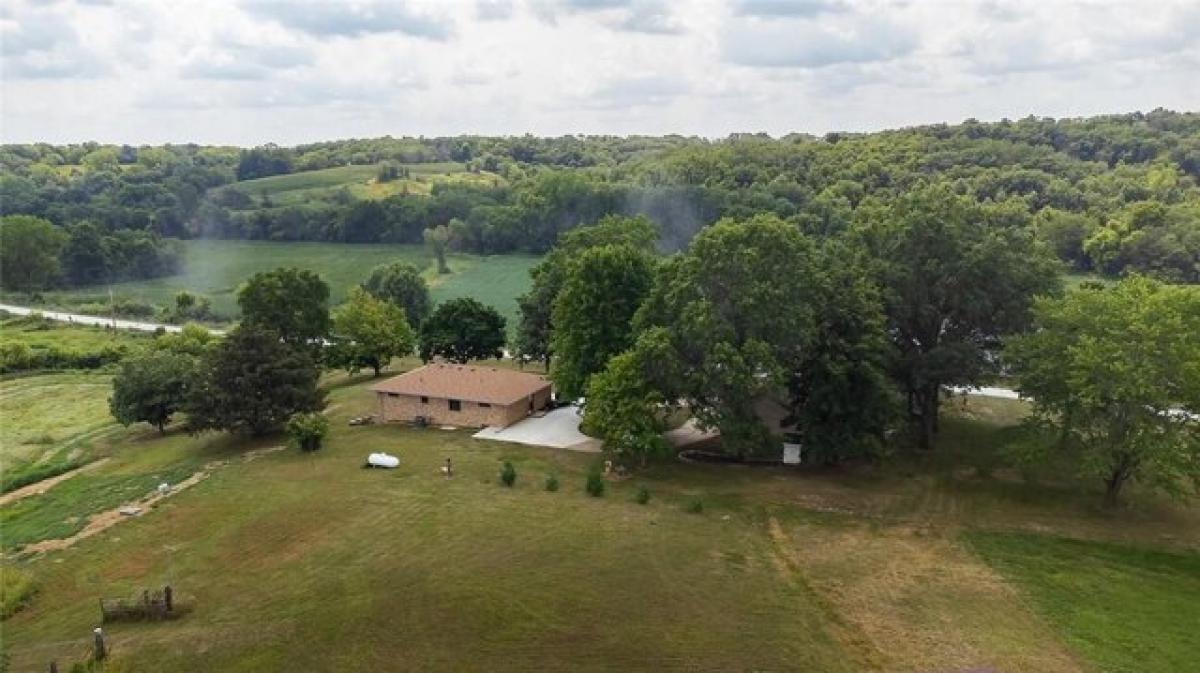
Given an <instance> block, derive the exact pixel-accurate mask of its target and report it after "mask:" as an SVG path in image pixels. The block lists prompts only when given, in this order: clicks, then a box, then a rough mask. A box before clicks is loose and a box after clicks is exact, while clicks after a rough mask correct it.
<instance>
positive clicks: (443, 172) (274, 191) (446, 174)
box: [221, 161, 500, 208]
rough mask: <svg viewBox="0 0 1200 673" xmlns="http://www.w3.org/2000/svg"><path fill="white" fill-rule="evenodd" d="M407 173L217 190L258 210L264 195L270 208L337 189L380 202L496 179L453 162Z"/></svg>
mask: <svg viewBox="0 0 1200 673" xmlns="http://www.w3.org/2000/svg"><path fill="white" fill-rule="evenodd" d="M401 167H402V168H405V169H407V170H408V171H409V177H408V178H406V179H396V180H391V181H388V182H378V181H377V180H376V177H377V175H378V173H379V166H378V165H376V164H367V165H356V166H338V167H336V168H325V169H321V170H316V171H301V172H298V173H290V174H288V175H272V176H270V177H266V178H257V179H254V180H243V181H241V182H237V183H234V184H232V185H228V186H225V187H221V189H236V190H237V191H240V192H242V193H243V194H245V195H246V196H249V197H250V198H251V199H254V200H255V203H254V205H253V206H252V207H253V208H259V207H262V206H263V204H262V198H263V196H264V195H265V196H266V197H267V198H268V199H269V201H270V205H272V206H292V205H300V204H303V203H306V202H313V201H319V200H321V199H322V198H326V197H331V196H333V194H334V193H335V192H336V191H337V190H340V189H343V188H344V189H347V190H349V192H350V194H351V196H353V197H355V198H360V199H382V198H386V197H388V196H392V195H395V194H401V193H404V194H428V193H429V191H430V189H432V187H433V185H434V184H435V183H437V182H445V181H466V182H476V183H484V184H493V183H495V182H497V181H499V180H500V178H499V177H498V176H496V175H493V174H491V173H468V172H466V170H465V165H464V164H461V163H455V162H449V161H447V162H438V163H424V164H401Z"/></svg>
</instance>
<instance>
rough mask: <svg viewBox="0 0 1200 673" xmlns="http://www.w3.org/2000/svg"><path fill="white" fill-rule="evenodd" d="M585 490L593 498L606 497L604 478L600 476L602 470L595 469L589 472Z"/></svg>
mask: <svg viewBox="0 0 1200 673" xmlns="http://www.w3.org/2000/svg"><path fill="white" fill-rule="evenodd" d="M584 488H585V489H586V490H587V492H588V495H590V496H592V497H593V498H599V497H600V496H602V495H604V477H603V476H601V474H600V468H598V467H593V468H592V469H591V470H590V471H588V476H587V483H585V484H584Z"/></svg>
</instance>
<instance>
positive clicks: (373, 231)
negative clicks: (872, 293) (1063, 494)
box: [0, 110, 1200, 285]
mask: <svg viewBox="0 0 1200 673" xmlns="http://www.w3.org/2000/svg"><path fill="white" fill-rule="evenodd" d="M0 166H2V169H3V174H2V175H0V208H2V209H3V214H4V215H12V214H22V215H33V216H37V217H41V218H45V219H46V220H48V221H50V222H51V223H53V224H54V225H55V226H56V227H59V228H63V229H65V230H66V232H67V238H66V239H64V240H65V241H66V242H65V243H63V246H64V249H66V250H71V249H75V250H81V249H84V248H87V249H97V250H100V251H102V252H105V254H109V255H110V258H109V259H83V258H81V259H73V258H71V259H68V258H65V257H64V258H63V269H62V274H61V277H60V278H59V279H58V280H57V281H56V282H59V283H72V284H87V283H88V282H90V280H91V279H93V278H96V277H99V274H100V272H99V271H98V269H101V268H110V269H111V268H121V269H123V270H124V271H123V273H125V274H126V275H129V276H133V277H150V276H153V275H157V274H162V273H169V272H172V271H173V269H174V263H173V261H172V260H173V259H174V258H173V256H172V255H171V253H170V250H169V248H168V247H166V246H165V245H164V244H163V243H162V241H161V239H163V238H172V237H176V238H189V237H214V238H236V239H266V240H314V241H335V242H356V243H373V242H387V243H419V242H421V241H422V240H423V235H424V231H425V230H426V229H430V228H436V227H440V226H446V227H447V229H446V230H445V232H444V233H445V234H446V236H447V237H448V239H449V242H450V246H451V247H452V248H453V249H457V250H460V251H464V252H477V253H508V252H517V251H520V252H532V253H542V252H545V251H546V250H548V249H549V248H550V247H551V246H552V245H553V244H554V242H555V241H556V240H557V239H558V236H559V234H560V233H561V232H563V231H566V230H569V229H571V228H573V227H575V226H577V225H578V224H580V223H588V222H593V221H596V220H598V219H599V218H601V217H603V216H604V215H607V214H614V213H615V214H626V215H632V214H645V215H647V216H648V217H649V218H650V219H651V220H653V221H654V222H655V223H657V225H658V226H659V229H660V234H661V238H660V245H661V247H663V248H664V249H666V250H675V249H679V248H681V247H682V246H683V245H685V244H686V243H687V242H688V241H689V240H690V239H691V238H692V237H693V236H694V235H695V234H696V232H698V231H699V230H700V229H702V228H704V227H706V226H708V225H710V224H712V223H714V222H716V221H717V220H719V219H721V218H723V217H732V218H738V219H745V218H748V217H751V216H753V215H756V214H762V213H770V214H775V215H777V216H779V217H780V218H782V219H784V220H785V221H788V222H792V223H795V224H796V225H798V226H799V227H801V228H802V229H803V230H804V231H806V232H808V233H812V234H817V235H832V234H836V233H838V232H841V231H843V230H845V229H847V228H848V227H851V226H852V224H853V223H854V222H855V221H856V219H857V218H860V217H862V216H864V215H869V213H870V212H873V211H875V210H878V209H879V208H881V207H884V206H886V205H887V204H888V203H890V202H891V201H892V200H894V199H895V198H896V197H897V196H899V195H901V194H904V193H906V192H909V191H911V190H912V189H913V188H914V187H917V186H920V185H921V184H923V183H928V182H945V183H948V184H949V185H950V187H951V188H952V189H953V191H955V192H957V193H960V194H965V195H969V196H971V197H973V198H974V199H976V200H978V201H979V202H990V203H992V204H994V205H995V207H996V208H1000V209H1001V210H1002V211H1003V212H1004V213H1006V218H1005V219H1004V222H1005V225H1006V226H1016V227H1034V228H1035V229H1036V231H1037V233H1038V236H1039V237H1040V238H1041V239H1042V240H1044V241H1045V242H1046V243H1047V244H1049V245H1050V246H1051V247H1052V248H1053V249H1054V250H1055V251H1056V253H1057V254H1058V256H1059V257H1060V258H1061V259H1062V260H1063V261H1064V262H1065V263H1066V264H1067V265H1069V266H1070V267H1071V268H1073V269H1074V270H1077V271H1094V272H1097V273H1100V274H1104V275H1109V276H1116V275H1120V274H1122V273H1124V272H1125V271H1128V270H1136V271H1141V272H1147V273H1151V274H1153V275H1157V276H1159V277H1162V278H1164V279H1166V280H1170V281H1176V282H1179V281H1182V282H1197V281H1200V187H1198V181H1200V114H1197V113H1192V112H1185V113H1176V112H1170V111H1164V110H1156V111H1154V112H1150V113H1147V114H1143V113H1133V114H1125V115H1114V116H1103V117H1093V118H1088V119H1063V120H1054V119H1039V118H1033V117H1030V118H1026V119H1022V120H1020V121H1015V122H1013V121H1002V122H998V123H980V122H976V121H973V120H968V121H966V122H964V123H962V124H957V125H945V124H939V125H933V126H925V127H916V128H908V129H900V130H894V131H885V132H880V133H870V134H838V133H833V134H828V135H826V136H824V137H814V136H809V135H789V136H786V137H783V138H770V137H767V136H765V135H751V134H743V135H736V136H731V137H729V138H725V139H722V140H706V139H701V138H685V137H681V136H667V137H661V138H655V137H625V138H622V137H612V136H586V137H584V136H566V137H561V138H534V137H530V136H524V137H509V138H488V137H478V136H461V137H455V138H398V139H397V138H390V137H389V138H379V139H364V140H343V141H331V142H323V143H316V144H311V145H302V146H297V147H294V148H281V147H275V146H264V147H258V148H254V149H248V150H243V149H238V148H233V147H200V146H196V145H174V146H162V147H129V146H105V145H98V144H94V143H87V144H82V145H69V146H53V145H46V144H37V145H6V146H4V147H3V148H0ZM346 166H357V167H363V168H362V170H358V169H353V170H346V169H344V168H343V167H346ZM425 166H431V167H432V166H436V169H435V168H430V169H427V170H423V167H425ZM302 174H306V175H310V176H312V178H313V179H312V180H305V181H292V184H290V185H280V184H279V183H278V181H279V180H280V179H281V178H272V177H270V176H292V175H302ZM264 178H265V180H264ZM289 180H290V178H289ZM277 190H286V194H282V193H281V191H277ZM84 223H90V224H91V225H94V226H93V227H84V226H81V225H83V224H84ZM5 229H6V230H9V229H10V228H9V227H8V226H6V227H5ZM125 230H133V231H139V232H149V235H144V238H142V239H138V243H139V245H140V246H141V249H142V250H143V251H154V250H156V251H157V252H156V253H155V254H153V255H151V254H150V253H149V252H146V254H147V255H149V257H150V258H151V259H152V261H153V263H150V262H147V263H144V264H141V265H132V266H131V265H130V264H128V263H123V262H122V261H121V260H122V259H124V258H122V257H120V255H119V254H118V253H117V252H114V251H116V250H118V249H125V248H130V247H137V246H130V245H126V246H124V248H122V246H120V245H118V243H119V242H120V241H124V240H126V239H119V238H117V236H118V234H117V232H122V231H125ZM11 235H12V234H7V235H6V236H5V238H6V239H8V238H11ZM120 236H125V237H128V236H130V235H129V234H120ZM95 241H100V244H99V245H92V244H93V243H95ZM105 241H111V242H109V243H105ZM124 254H126V256H128V253H124ZM6 284H7V285H12V283H10V282H8V281H7V280H6Z"/></svg>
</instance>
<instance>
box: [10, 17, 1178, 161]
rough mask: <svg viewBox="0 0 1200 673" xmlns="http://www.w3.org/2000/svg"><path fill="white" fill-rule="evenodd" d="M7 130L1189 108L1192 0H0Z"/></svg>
mask: <svg viewBox="0 0 1200 673" xmlns="http://www.w3.org/2000/svg"><path fill="white" fill-rule="evenodd" d="M0 7H2V9H0V26H2V32H0V40H2V42H0V46H2V54H3V67H2V80H3V81H2V87H3V90H2V94H3V98H2V99H0V122H2V127H0V137H2V138H3V140H4V141H5V142H28V141H49V142H69V141H82V140H99V141H105V142H124V143H130V144H140V143H162V142H188V141H194V142H202V143H229V144H239V145H253V144H260V143H265V142H276V143H280V144H295V143H299V142H307V141H314V140H325V139H332V138H345V137H367V136H380V135H393V136H401V135H454V134H460V133H478V134H505V135H507V134H520V133H526V132H528V133H533V134H536V135H562V134H567V133H613V134H631V133H645V134H665V133H681V134H689V135H691V134H696V135H704V136H724V135H727V134H729V133H731V132H738V131H744V132H757V131H765V132H767V133H770V134H772V135H782V134H785V133H788V132H792V131H799V132H808V133H824V132H826V131H830V130H874V129H880V128H888V127H896V126H904V125H911V124H921V123H930V122H938V121H961V120H963V119H965V118H967V117H975V118H977V119H981V120H996V119H1000V118H1002V117H1009V118H1014V119H1015V118H1019V117H1023V116H1025V115H1028V114H1036V115H1039V116H1054V117H1064V116H1079V115H1091V114H1097V113H1105V112H1128V111H1133V110H1150V109H1153V108H1155V107H1159V106H1162V107H1167V108H1172V109H1176V110H1200V1H1197V0H1178V1H1175V2H1171V1H1159V0H1154V1H1150V0H1144V1H1139V0H1130V1H1128V2H1117V3H1105V2H1096V1H1088V2H1067V1H1065V0H1038V1H1035V2H1028V3H1024V2H1016V1H1014V0H995V1H980V2H968V1H966V0H963V1H951V0H943V1H940V2H922V1H920V0H909V1H904V2H876V1H873V0H864V1H862V2H858V1H853V0H740V1H739V0H675V1H673V2H672V1H667V0H480V1H478V2H476V1H474V0H443V1H442V2H417V1H415V0H414V1H411V2H401V1H399V0H392V1H390V2H384V1H375V0H361V1H353V2H350V1H348V2H343V3H332V2H330V3H318V2H313V1H303V0H203V1H199V0H198V1H195V2H186V1H183V0H130V1H123V0H75V1H62V2H45V1H39V2H27V1H23V0H4V2H3V4H2V5H0Z"/></svg>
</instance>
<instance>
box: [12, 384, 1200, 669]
mask: <svg viewBox="0 0 1200 673" xmlns="http://www.w3.org/2000/svg"><path fill="white" fill-rule="evenodd" d="M371 382H372V381H371V380H370V379H368V378H364V377H361V376H360V377H354V378H348V377H346V376H344V375H340V374H331V375H329V376H327V377H326V385H328V386H329V387H330V396H329V398H330V399H329V402H330V406H329V409H328V411H327V415H328V416H329V418H330V420H331V428H332V433H331V436H330V437H329V438H328V439H327V442H326V445H325V446H324V447H323V448H322V449H321V450H320V451H318V452H316V453H314V454H302V453H300V452H298V451H296V450H294V449H283V450H279V451H276V452H270V453H262V454H261V455H258V456H257V457H255V458H254V459H252V460H249V459H247V458H246V456H247V455H249V454H246V453H245V452H246V451H248V450H251V449H267V448H270V447H272V446H276V445H279V444H280V443H281V439H280V438H264V439H260V440H255V441H248V440H244V439H240V438H236V437H228V436H224V435H204V436H201V437H189V436H187V435H184V434H182V433H180V432H178V431H177V430H176V431H173V432H170V433H168V435H167V436H166V437H161V438H160V437H157V436H156V435H155V433H154V432H152V431H148V429H143V430H141V431H137V433H136V434H135V435H134V436H130V437H128V438H126V439H124V440H121V441H119V442H117V443H118V444H119V445H120V448H119V450H114V451H113V452H112V458H111V459H110V460H109V461H108V462H107V463H105V464H104V465H102V466H100V467H98V468H97V469H96V470H94V471H91V472H88V473H86V474H81V475H79V476H77V477H74V478H73V479H71V480H68V481H67V482H64V483H63V484H60V485H59V486H57V487H56V488H55V489H52V490H51V491H49V492H48V493H46V494H45V495H42V496H37V497H35V498H31V499H27V500H25V501H22V502H20V503H16V504H9V505H5V506H3V507H0V524H2V525H3V530H4V531H5V534H6V543H5V544H6V546H5V554H6V559H5V564H4V565H5V566H7V568H8V569H10V570H9V572H11V573H13V575H14V577H16V579H15V580H13V582H12V584H14V585H15V586H17V588H22V587H32V589H27V590H22V595H23V596H24V599H23V602H24V603H25V605H24V606H23V607H22V608H21V609H20V610H19V611H17V612H16V613H15V614H13V615H12V616H11V617H9V618H8V619H7V620H6V621H5V622H4V625H3V628H4V645H3V646H4V648H5V649H6V651H7V654H8V656H10V657H11V662H12V666H13V670H36V669H38V668H39V667H42V668H44V667H45V666H46V665H47V664H48V662H49V661H52V660H54V661H57V662H58V664H59V668H60V670H66V669H68V668H69V665H70V663H72V662H73V661H76V660H79V659H81V658H82V657H84V656H86V653H87V651H88V645H89V643H90V637H91V629H92V627H93V626H94V625H95V624H96V621H97V618H98V613H97V608H96V601H97V599H98V598H100V597H122V596H133V595H138V594H140V593H141V591H142V590H143V589H146V588H156V587H159V586H161V585H163V584H166V583H170V584H171V585H172V586H173V587H174V588H175V590H176V592H177V593H176V595H177V596H178V597H179V602H180V603H181V604H182V606H183V610H184V614H183V616H181V617H180V618H179V619H177V620H174V621H167V622H157V623H128V624H121V623H117V624H110V625H107V626H106V628H105V630H106V632H107V633H108V637H109V643H110V645H111V646H112V648H113V649H112V651H113V658H112V660H111V662H110V663H109V664H108V667H107V668H106V670H114V671H157V670H172V671H208V670H222V671H260V670H301V669H303V670H309V671H338V670H414V671H416V670H479V671H483V670H487V671H504V670H563V669H570V670H597V671H599V670H613V669H620V670H656V671H658V670H688V671H693V670H713V671H718V670H720V671H725V670H797V671H909V670H960V669H973V668H987V667H993V668H995V669H996V670H999V671H1124V670H1132V669H1128V668H1125V667H1123V666H1124V664H1123V663H1122V662H1125V661H1142V662H1144V664H1145V666H1147V667H1148V668H1142V669H1139V670H1182V669H1179V668H1174V669H1172V668H1170V666H1172V665H1174V664H1176V663H1178V662H1179V661H1181V660H1180V659H1176V658H1175V657H1176V656H1177V655H1179V654H1181V653H1187V652H1188V651H1194V649H1195V647H1194V646H1195V641H1194V638H1195V635H1194V630H1191V629H1188V628H1186V625H1187V624H1191V623H1194V622H1195V609H1196V608H1195V605H1196V604H1197V595H1196V587H1195V581H1196V563H1197V561H1196V559H1197V554H1198V552H1200V512H1198V511H1197V510H1196V508H1195V507H1193V506H1190V505H1186V504H1177V503H1173V502H1167V501H1161V500H1159V499H1158V498H1156V497H1152V496H1150V495H1148V494H1146V493H1141V492H1138V491H1137V489H1134V491H1133V492H1132V493H1131V494H1130V496H1131V497H1130V502H1131V505H1130V506H1129V507H1128V508H1126V509H1123V510H1120V511H1116V512H1104V511H1101V510H1099V509H1097V508H1096V507H1095V503H1096V502H1097V500H1098V499H1097V498H1095V497H1094V496H1095V494H1094V493H1089V492H1081V491H1080V490H1079V489H1078V488H1075V487H1072V488H1066V487H1064V486H1063V485H1062V484H1056V483H1050V482H1046V483H1042V482H1038V481H1034V482H1026V481H1022V480H1021V479H1020V478H1018V477H1016V476H1014V475H1012V474H1010V473H1009V470H1007V468H1005V467H1003V466H1001V467H999V468H997V469H995V470H993V471H992V473H991V474H990V475H989V476H982V475H981V474H979V473H978V472H976V471H975V470H973V469H972V468H971V466H969V465H961V464H960V465H951V464H950V463H951V462H952V458H946V459H943V460H938V461H932V460H922V459H919V458H918V459H912V460H896V461H893V462H890V463H888V464H886V465H884V466H879V467H874V468H868V467H863V468H850V467H845V468H839V469H833V470H815V471H811V470H799V471H797V470H792V469H782V468H765V467H759V468H745V467H736V466H727V465H702V464H683V463H678V462H674V461H669V462H664V463H659V464H656V465H654V466H652V467H650V468H649V469H647V470H645V471H641V472H638V473H636V474H634V475H633V476H632V477H629V478H625V479H616V480H610V481H608V482H607V489H606V492H605V494H604V496H603V497H601V498H593V497H590V496H588V495H587V494H586V493H585V492H584V489H583V484H584V475H585V473H586V471H587V469H588V468H589V466H591V465H593V464H594V463H596V462H597V461H598V460H599V459H600V457H599V456H597V455H595V454H585V453H576V452H571V451H564V450H553V449H543V448H538V447H529V446H520V445H509V444H504V443H497V442H488V441H483V440H476V439H473V438H472V437H471V432H470V431H465V430H453V431H447V430H440V429H436V428H430V429H413V428H407V427H403V426H398V425H376V426H366V427H349V426H348V425H347V421H348V419H349V418H351V417H355V416H359V415H362V414H366V413H370V412H371V411H373V410H374V408H375V404H376V402H375V400H374V397H373V394H372V393H371V392H370V391H369V390H368V386H369V385H370V384H371ZM1010 406H1011V405H1007V404H1005V405H1000V407H997V408H993V405H992V401H988V400H978V399H972V400H968V401H967V402H965V403H963V404H962V405H961V406H959V407H954V408H951V409H950V410H949V411H948V413H949V414H950V418H948V419H947V420H948V421H950V422H949V427H950V428H951V429H950V430H948V432H949V434H948V435H947V438H946V439H945V440H944V446H943V447H942V448H941V449H939V450H942V449H946V451H945V453H946V454H948V455H949V456H951V457H953V456H965V455H968V454H969V453H970V452H971V447H972V446H973V445H974V443H975V442H977V441H981V442H982V443H984V444H985V445H988V446H993V447H998V446H1000V445H1002V444H1003V443H1005V442H1006V441H1008V440H1007V439H1006V437H1005V429H1006V428H1008V427H1011V422H1012V419H1013V418H1014V417H1019V415H1020V409H1018V408H1009V407H1010ZM131 432H133V431H132V430H131ZM948 443H953V444H954V446H945V444H948ZM372 451H388V452H390V453H393V454H395V455H398V456H399V457H400V460H401V465H400V468H399V469H397V470H394V471H390V470H365V469H363V468H362V467H361V465H362V463H363V461H364V459H365V458H366V455H367V454H368V453H370V452H372ZM446 458H451V459H452V461H453V464H454V466H455V476H454V477H453V478H451V479H446V478H444V477H443V476H442V475H441V473H440V467H441V466H442V465H443V464H444V461H445V459H446ZM504 461H511V462H512V463H513V464H514V465H515V466H516V469H517V474H518V476H517V481H516V485H515V487H514V488H511V489H509V488H505V487H503V486H501V485H500V484H499V481H498V479H497V475H498V472H499V469H500V466H501V464H502V463H503V462H504ZM202 465H208V466H209V475H210V476H208V477H207V478H206V479H204V480H203V481H201V482H200V483H199V484H198V485H196V486H194V487H192V488H191V489H189V490H187V491H184V492H182V493H179V494H178V495H175V496H173V497H171V498H169V499H167V500H165V501H163V502H162V503H161V504H159V505H158V506H157V507H155V508H154V509H152V510H150V511H149V512H148V513H146V514H145V515H143V516H141V517H138V518H134V519H131V520H126V521H122V522H121V523H120V524H118V525H117V526H115V527H113V528H111V529H109V530H106V531H104V532H102V533H100V534H98V535H96V536H94V537H90V538H88V539H85V540H81V541H79V542H78V543H76V544H75V545H74V546H72V547H70V548H69V549H67V550H64V551H52V552H49V553H47V554H46V555H44V556H34V557H29V556H26V555H24V554H22V553H21V551H20V548H21V547H22V546H23V545H25V544H28V543H31V542H34V541H36V540H39V539H43V538H47V537H50V538H58V537H63V536H66V535H71V534H73V532H75V531H76V530H77V529H78V527H79V526H82V524H81V523H80V522H81V521H83V520H86V518H87V517H88V516H90V515H92V514H95V513H96V512H99V511H104V510H107V509H109V508H111V507H114V506H116V505H117V504H120V503H121V502H123V501H125V500H127V499H128V498H130V497H131V495H130V494H132V493H135V492H137V491H138V490H139V489H148V488H150V487H152V485H153V484H154V483H155V481H156V480H166V481H169V482H171V483H177V482H178V481H179V480H180V479H182V478H184V476H185V475H186V474H188V473H190V472H192V471H195V470H199V469H201V466H202ZM551 474H553V475H555V476H556V477H557V478H558V480H559V482H560V484H561V486H560V488H559V490H558V491H556V492H549V491H546V490H545V488H544V481H545V479H546V477H547V476H548V475H551ZM643 486H644V487H646V488H648V489H649V491H650V492H651V494H652V496H651V499H650V502H649V503H648V504H645V505H640V504H637V502H636V501H635V498H634V496H635V494H636V493H637V491H638V490H639V489H640V488H641V487H643ZM697 500H698V501H700V502H701V503H703V507H702V511H700V512H699V513H695V512H693V511H690V510H691V509H692V508H691V503H693V502H695V501H697ZM1064 537H1071V538H1076V539H1077V540H1079V541H1077V542H1071V541H1064V540H1063V539H1062V538H1064ZM1145 549H1154V550H1158V551H1154V552H1143V551H1140V550H1145ZM1143 554H1147V555H1146V557H1145V558H1142V557H1141V555H1143ZM1076 558H1078V559H1079V562H1078V563H1077V564H1073V563H1072V559H1076ZM1110 583H1111V584H1112V586H1105V585H1107V584H1110ZM1143 585H1145V586H1146V587H1147V589H1146V591H1145V592H1143V593H1141V595H1138V592H1137V589H1136V587H1139V586H1143ZM1170 586H1177V587H1179V590H1177V591H1170V590H1168V587H1170ZM1093 588H1095V589H1096V591H1093V592H1092V593H1093V595H1089V596H1078V595H1075V594H1077V593H1078V592H1081V591H1083V592H1088V591H1091V590H1092V589H1093ZM14 591H16V589H14ZM1068 597H1073V598H1071V599H1070V600H1068ZM1071 600H1075V601H1077V603H1074V604H1076V605H1079V606H1080V610H1081V611H1082V612H1081V613H1079V614H1075V613H1073V612H1071V611H1070V610H1069V609H1068V608H1069V607H1070V606H1071V605H1072V603H1071V602H1070V601H1071ZM1131 601H1132V602H1134V603H1136V604H1135V605H1130V602H1131ZM1056 605H1057V606H1060V607H1062V608H1063V609H1062V610H1061V614H1059V613H1056V609H1055V608H1054V606H1056ZM1047 606H1049V607H1047ZM1172 619H1177V620H1179V621H1178V622H1177V623H1174V624H1172V623H1171V621H1170V620H1172ZM1126 621H1127V622H1130V623H1128V624H1122V623H1121V622H1126ZM1160 626H1161V628H1160ZM1095 643H1102V646H1101V647H1098V646H1096V645H1095ZM1148 647H1155V648H1157V650H1158V651H1159V652H1161V653H1162V654H1161V655H1158V656H1149V655H1144V654H1143V653H1144V651H1145V649H1146V648H1148ZM1182 661H1187V660H1182ZM64 664H65V665H64Z"/></svg>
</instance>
